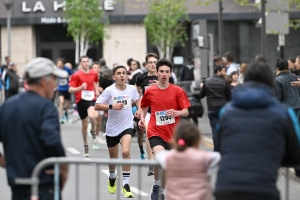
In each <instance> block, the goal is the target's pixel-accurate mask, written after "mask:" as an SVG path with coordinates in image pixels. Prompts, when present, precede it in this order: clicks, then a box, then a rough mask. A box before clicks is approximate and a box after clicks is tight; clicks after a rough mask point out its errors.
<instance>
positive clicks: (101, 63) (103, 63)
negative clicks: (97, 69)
mask: <svg viewBox="0 0 300 200" xmlns="http://www.w3.org/2000/svg"><path fill="white" fill-rule="evenodd" d="M99 65H100V66H105V65H106V62H105V60H104V58H100V59H99Z"/></svg>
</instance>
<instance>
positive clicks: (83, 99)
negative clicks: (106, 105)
mask: <svg viewBox="0 0 300 200" xmlns="http://www.w3.org/2000/svg"><path fill="white" fill-rule="evenodd" d="M80 65H81V67H82V69H81V70H79V71H77V72H76V73H75V74H73V76H72V77H71V80H70V82H69V86H70V88H69V92H70V93H75V98H76V104H77V110H78V114H79V116H80V119H81V122H82V135H83V143H84V153H83V156H84V157H88V156H89V147H88V142H87V128H88V118H90V122H91V126H92V128H91V134H92V136H93V144H94V145H93V147H95V148H96V147H97V144H98V143H97V142H98V138H97V136H96V134H95V126H96V117H97V116H95V102H96V96H98V95H99V89H98V74H97V72H95V71H94V70H90V68H89V58H88V57H87V56H82V57H81V58H80ZM96 149H97V148H96Z"/></svg>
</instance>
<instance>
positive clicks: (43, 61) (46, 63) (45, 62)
mask: <svg viewBox="0 0 300 200" xmlns="http://www.w3.org/2000/svg"><path fill="white" fill-rule="evenodd" d="M25 73H28V75H29V77H30V78H40V77H43V76H46V75H49V74H53V75H55V76H58V77H61V78H67V77H68V72H66V71H65V70H62V69H59V68H55V64H54V63H53V62H52V61H51V60H49V59H48V58H42V57H38V58H35V59H33V60H32V61H30V62H29V63H28V64H27V65H26V68H25Z"/></svg>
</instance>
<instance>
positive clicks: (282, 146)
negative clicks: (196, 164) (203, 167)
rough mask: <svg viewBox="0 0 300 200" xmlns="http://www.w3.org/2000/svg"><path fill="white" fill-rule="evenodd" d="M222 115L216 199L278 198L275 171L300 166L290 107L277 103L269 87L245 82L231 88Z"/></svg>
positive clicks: (299, 134)
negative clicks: (233, 88) (229, 196)
mask: <svg viewBox="0 0 300 200" xmlns="http://www.w3.org/2000/svg"><path fill="white" fill-rule="evenodd" d="M220 116H221V117H220V124H219V125H220V126H219V131H218V137H217V138H218V139H217V149H218V150H219V151H220V153H221V156H222V159H221V162H220V166H219V172H218V177H217V183H216V190H215V193H216V195H222V194H227V195H228V194H232V195H234V194H236V193H239V194H241V193H242V194H245V195H247V194H249V193H251V194H257V195H267V196H269V197H270V199H272V198H273V199H279V192H278V191H277V188H276V180H277V175H278V174H277V173H278V169H279V168H280V167H281V166H289V167H295V166H297V165H300V145H299V141H300V138H299V137H300V131H299V124H298V120H297V118H296V115H295V113H294V111H293V109H292V108H288V107H286V106H285V105H282V104H280V103H279V102H278V101H277V100H276V97H275V96H274V93H273V91H272V90H271V89H270V88H269V87H268V86H266V85H262V84H258V83H249V82H248V83H245V84H244V85H243V86H241V87H239V88H237V89H236V90H235V92H234V93H233V96H232V100H231V102H229V103H228V104H226V105H225V106H224V107H223V108H222V109H221V111H220Z"/></svg>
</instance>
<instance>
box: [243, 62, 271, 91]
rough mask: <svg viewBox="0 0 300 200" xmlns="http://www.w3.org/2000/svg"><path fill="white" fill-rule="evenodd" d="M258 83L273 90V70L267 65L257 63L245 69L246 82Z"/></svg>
mask: <svg viewBox="0 0 300 200" xmlns="http://www.w3.org/2000/svg"><path fill="white" fill-rule="evenodd" d="M248 81H256V82H259V83H263V84H266V85H267V86H269V87H271V88H273V84H274V79H273V73H272V70H271V68H270V67H269V65H268V64H267V63H264V62H256V63H254V64H252V65H250V66H248V67H247V68H246V69H245V72H244V82H245V83H246V82H248Z"/></svg>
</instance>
